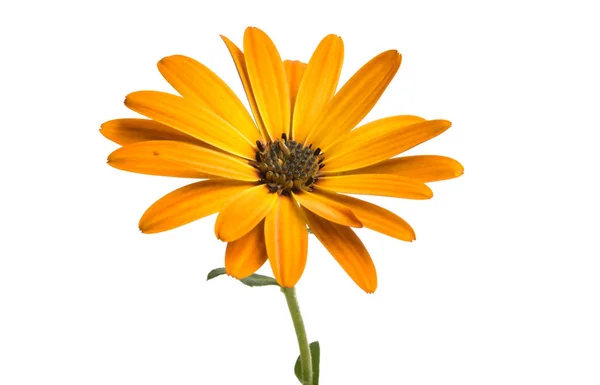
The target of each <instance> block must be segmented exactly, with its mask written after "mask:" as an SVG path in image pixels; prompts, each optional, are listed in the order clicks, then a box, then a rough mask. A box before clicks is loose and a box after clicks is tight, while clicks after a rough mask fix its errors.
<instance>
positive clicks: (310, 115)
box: [101, 27, 463, 292]
mask: <svg viewBox="0 0 600 385" xmlns="http://www.w3.org/2000/svg"><path fill="white" fill-rule="evenodd" d="M222 38H223V40H224V42H225V44H226V45H227V48H228V49H229V52H230V53H231V56H232V58H233V61H234V63H235V66H236V68H237V71H238V74H239V76H240V79H241V81H242V84H243V86H244V90H245V92H246V96H247V98H248V102H249V105H250V107H251V110H252V115H253V116H254V118H252V116H251V114H250V113H249V112H248V110H247V109H246V108H245V107H244V105H243V104H242V102H241V101H240V100H239V99H238V97H237V96H236V95H235V94H234V92H233V91H232V90H231V89H230V88H229V87H228V86H227V85H226V84H225V83H224V82H223V81H222V80H221V79H220V78H219V77H218V76H217V75H216V74H215V73H213V72H212V71H211V70H210V69H208V68H207V67H205V66H204V65H202V64H200V63H199V62H197V61H195V60H193V59H191V58H189V57H185V56H179V55H176V56H169V57H166V58H164V59H162V60H161V61H160V62H159V63H158V68H159V70H160V72H161V74H162V75H163V76H164V78H165V79H166V80H167V81H168V82H169V83H170V84H171V86H173V88H174V89H175V90H176V91H177V92H178V93H179V94H180V95H181V96H176V95H171V94H168V93H163V92H157V91H140V92H134V93H132V94H129V95H128V96H127V97H126V99H125V105H126V106H127V107H128V108H130V109H131V110H133V111H135V112H138V113H140V114H141V115H144V116H145V117H147V118H149V119H116V120H112V121H109V122H106V123H104V124H103V125H102V128H101V132H102V134H103V135H104V136H106V137H107V138H108V139H110V140H112V141H114V142H116V143H118V144H120V145H122V147H121V148H119V149H118V150H116V151H114V152H113V153H112V154H110V156H109V157H108V163H109V164H110V165H111V166H113V167H115V168H118V169H121V170H126V171H132V172H137V173H143V174H151V175H161V176H173V177H182V178H196V179H202V181H198V182H195V183H192V184H189V185H187V186H184V187H182V188H180V189H178V190H175V191H173V192H171V193H169V194H167V195H165V196H164V197H162V198H161V199H159V200H158V201H157V202H156V203H154V204H153V205H152V206H151V207H150V208H149V209H148V210H147V211H146V212H145V213H144V215H143V216H142V218H141V220H140V222H139V227H140V229H141V231H142V232H144V233H158V232H161V231H166V230H171V229H174V228H176V227H179V226H182V225H184V224H187V223H190V222H192V221H195V220H197V219H200V218H203V217H205V216H208V215H211V214H214V213H218V216H217V219H216V223H215V234H216V236H217V238H218V239H220V240H222V241H225V242H228V244H227V249H226V252H225V268H226V271H227V273H228V274H229V275H231V276H234V277H236V278H238V279H241V278H244V277H246V276H249V275H251V274H253V273H254V272H255V271H256V270H257V269H258V268H260V267H261V266H262V265H263V264H264V263H265V262H266V261H267V260H269V262H270V265H271V269H272V270H273V274H274V276H275V279H276V280H277V282H278V283H279V284H280V285H281V286H283V287H293V286H294V285H295V284H296V283H297V282H298V280H299V279H300V277H301V275H302V272H303V270H304V267H305V264H306V258H307V245H308V231H307V226H308V228H310V229H311V230H312V232H313V233H314V235H315V236H316V237H317V239H319V241H320V242H321V243H322V244H323V245H324V246H325V248H326V249H327V250H328V251H329V252H330V253H331V255H332V256H333V257H334V258H335V259H336V261H337V262H338V263H339V264H340V265H341V267H342V268H343V269H344V270H345V271H346V273H347V274H348V275H349V276H350V277H351V278H352V279H353V280H354V282H355V283H356V284H357V285H358V286H360V287H361V288H362V289H363V290H365V291H366V292H373V291H375V289H376V287H377V275H376V271H375V266H374V264H373V261H372V259H371V257H370V255H369V253H368V251H367V249H366V248H365V246H364V245H363V243H362V242H361V240H360V239H359V237H358V236H357V235H356V234H355V232H354V231H353V230H352V228H353V227H354V228H360V227H367V228H370V229H372V230H375V231H378V232H380V233H383V234H386V235H389V236H391V237H394V238H397V239H400V240H403V241H412V240H414V239H415V233H414V231H413V229H412V228H411V227H410V225H409V224H408V223H407V222H406V221H404V220H403V219H402V218H400V217H399V216H397V215H395V214H394V213H392V212H390V211H388V210H386V209H383V208H381V207H379V206H376V205H374V204H371V203H368V202H366V201H363V200H360V199H357V198H354V197H351V196H348V195H345V194H346V193H349V194H368V195H380V196H390V197H397V198H408V199H429V198H431V197H432V195H433V194H432V191H431V189H430V188H429V187H428V186H427V185H426V184H425V183H426V182H433V181H438V180H443V179H449V178H454V177H457V176H459V175H461V174H462V172H463V168H462V166H461V165H460V164H459V163H458V162H456V161H455V160H453V159H450V158H447V157H442V156H407V157H395V156H396V155H398V154H400V153H402V152H404V151H406V150H408V149H410V148H412V147H414V146H416V145H418V144H420V143H422V142H424V141H427V140H429V139H431V138H433V137H435V136H437V135H439V134H440V133H442V132H444V131H445V130H446V129H448V128H449V127H450V122H449V121H447V120H426V119H423V118H420V117H417V116H412V115H398V116H390V117H387V118H383V119H380V120H375V121H373V122H371V123H368V124H365V125H362V126H359V127H356V128H355V126H356V125H357V124H358V123H359V122H361V120H362V119H363V118H364V117H365V116H366V115H367V113H368V112H369V111H370V110H371V109H372V108H373V106H374V105H375V103H376V102H377V101H378V99H379V98H380V97H381V95H382V93H383V92H384V90H385V89H386V87H387V86H388V84H389V83H390V81H391V80H392V78H393V77H394V75H395V74H396V72H397V71H398V68H399V67H400V62H401V55H400V54H399V53H398V52H397V51H395V50H390V51H385V52H383V53H381V54H379V55H377V56H375V57H374V58H373V59H371V60H370V61H369V62H367V63H366V64H365V65H364V66H362V68H360V69H359V70H358V71H357V72H356V73H355V74H354V75H353V76H352V77H351V78H350V79H349V80H348V81H347V82H346V83H345V84H344V86H343V87H341V88H340V90H339V91H337V92H336V90H337V86H338V80H339V77H340V71H341V68H342V62H343V52H344V46H343V43H342V39H341V38H340V37H338V36H335V35H329V36H326V37H325V38H324V39H323V40H322V41H321V42H320V43H319V45H318V46H317V48H316V50H315V52H314V53H313V55H312V57H311V58H310V60H309V62H308V64H305V63H302V62H300V61H288V60H286V61H282V59H281V57H280V55H279V53H278V51H277V48H276V47H275V45H274V44H273V42H272V41H271V39H270V38H269V37H268V36H267V35H266V34H265V33H264V32H263V31H261V30H259V29H257V28H252V27H251V28H248V29H247V30H246V31H245V34H244V44H243V48H244V51H243V52H242V51H241V50H240V49H239V48H238V47H237V46H236V45H235V44H234V43H232V42H231V41H230V40H229V39H227V38H226V37H222Z"/></svg>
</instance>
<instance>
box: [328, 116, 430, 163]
mask: <svg viewBox="0 0 600 385" xmlns="http://www.w3.org/2000/svg"><path fill="white" fill-rule="evenodd" d="M425 121H426V120H425V119H423V118H421V117H419V116H414V115H397V116H389V117H387V118H383V119H378V120H375V121H374V122H371V123H367V124H364V125H362V126H360V127H357V128H355V129H354V130H352V131H350V133H349V134H348V135H347V136H346V137H345V138H344V140H340V141H338V142H336V143H335V144H334V145H333V146H331V148H330V149H329V150H327V160H328V161H329V160H332V159H335V158H337V157H339V156H340V154H344V153H347V152H351V151H357V150H360V149H361V147H360V146H359V143H360V144H365V145H366V144H369V143H371V142H373V141H375V139H374V138H379V137H381V136H382V135H385V134H386V133H388V132H390V131H393V130H395V129H398V128H403V127H407V126H411V125H413V124H416V123H421V122H425Z"/></svg>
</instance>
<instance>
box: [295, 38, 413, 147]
mask: <svg viewBox="0 0 600 385" xmlns="http://www.w3.org/2000/svg"><path fill="white" fill-rule="evenodd" d="M401 61H402V56H401V55H400V54H399V53H398V51H395V50H391V51H385V52H383V53H381V54H379V55H377V56H375V57H374V58H373V59H371V60H370V61H369V62H368V63H366V64H365V65H364V66H363V67H362V68H361V69H359V70H358V71H357V72H356V73H355V74H354V76H352V77H351V78H350V80H348V81H347V82H346V84H344V86H343V87H342V88H341V89H340V91H339V92H338V93H337V94H336V95H335V96H334V97H333V99H332V100H331V101H330V102H329V103H328V104H327V106H325V108H324V109H323V111H322V112H321V113H320V114H319V117H318V118H317V119H316V120H315V122H314V124H313V127H312V129H311V130H310V132H309V134H308V137H307V139H306V140H305V141H304V144H305V145H308V144H311V143H312V144H313V145H315V146H318V147H320V148H321V150H323V151H324V152H327V150H328V149H329V148H330V147H331V145H333V144H334V143H335V142H336V141H337V140H339V139H342V138H343V137H345V136H346V134H347V133H348V132H350V130H351V129H352V128H354V126H356V125H357V124H358V123H359V122H360V121H361V120H362V119H363V118H364V117H365V116H366V115H367V114H368V113H369V111H371V109H372V108H373V106H375V103H377V101H378V100H379V98H380V97H381V95H382V94H383V91H385V89H386V88H387V86H388V84H390V82H391V81H392V79H393V78H394V75H396V72H397V71H398V68H400V62H401Z"/></svg>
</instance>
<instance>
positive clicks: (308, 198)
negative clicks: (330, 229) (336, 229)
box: [293, 190, 363, 227]
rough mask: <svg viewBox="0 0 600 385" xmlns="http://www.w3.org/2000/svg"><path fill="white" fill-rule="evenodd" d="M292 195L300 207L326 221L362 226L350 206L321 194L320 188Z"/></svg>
mask: <svg viewBox="0 0 600 385" xmlns="http://www.w3.org/2000/svg"><path fill="white" fill-rule="evenodd" d="M293 196H294V199H296V200H297V201H298V203H300V205H302V207H304V208H305V209H308V210H310V211H312V212H313V213H315V214H317V215H319V216H321V217H323V218H325V219H327V220H328V221H331V222H335V223H339V224H340V225H344V226H351V227H362V226H363V225H362V223H361V222H360V220H359V219H358V218H357V217H356V215H354V213H353V212H352V210H351V209H350V208H348V207H346V206H345V205H343V204H342V203H340V202H339V201H336V200H334V199H331V197H330V196H328V195H325V194H323V192H322V191H320V190H314V191H313V192H306V191H300V192H298V193H296V194H293Z"/></svg>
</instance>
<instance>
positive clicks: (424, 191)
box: [318, 174, 433, 199]
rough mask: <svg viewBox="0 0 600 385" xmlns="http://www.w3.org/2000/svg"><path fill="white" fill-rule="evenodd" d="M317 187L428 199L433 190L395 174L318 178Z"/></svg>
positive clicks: (338, 190) (340, 191)
mask: <svg viewBox="0 0 600 385" xmlns="http://www.w3.org/2000/svg"><path fill="white" fill-rule="evenodd" d="M318 187H319V188H325V189H327V190H332V191H335V192H339V193H347V194H365V195H381V196H388V197H395V198H407V199H429V198H431V197H433V191H431V189H430V188H429V187H428V186H427V185H426V184H425V183H423V182H419V181H416V180H413V179H410V178H405V177H401V176H397V175H379V174H353V175H336V176H328V177H322V178H319V181H318Z"/></svg>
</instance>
